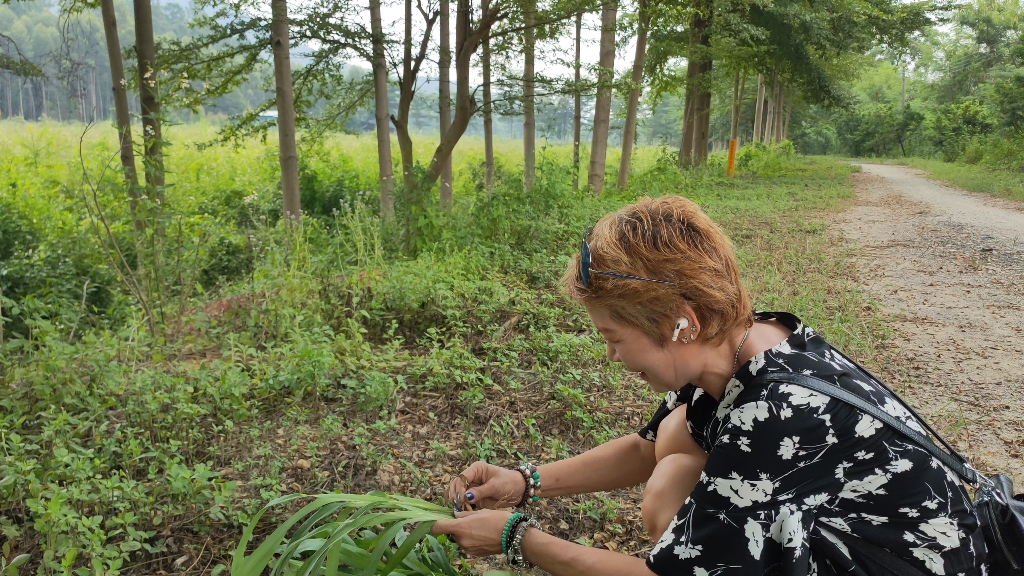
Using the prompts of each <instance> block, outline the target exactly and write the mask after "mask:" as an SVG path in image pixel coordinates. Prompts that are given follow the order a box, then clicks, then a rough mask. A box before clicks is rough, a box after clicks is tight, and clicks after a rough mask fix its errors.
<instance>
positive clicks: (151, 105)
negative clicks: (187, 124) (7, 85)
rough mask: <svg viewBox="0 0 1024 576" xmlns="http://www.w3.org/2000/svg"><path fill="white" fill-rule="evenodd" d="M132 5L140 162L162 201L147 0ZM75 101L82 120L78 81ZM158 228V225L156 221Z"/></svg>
mask: <svg viewBox="0 0 1024 576" xmlns="http://www.w3.org/2000/svg"><path fill="white" fill-rule="evenodd" d="M133 4H134V6H135V53H136V56H137V57H138V63H139V104H140V107H141V109H142V152H143V153H142V165H143V167H144V168H145V172H146V188H147V192H148V195H149V198H150V199H151V200H155V201H156V203H157V204H158V205H160V204H163V194H164V155H163V135H162V131H161V128H160V125H161V113H160V92H159V86H158V85H157V80H158V78H157V76H158V70H159V68H158V67H157V64H156V41H155V39H154V36H153V7H152V4H151V3H150V0H133ZM78 103H79V108H80V110H81V114H82V119H83V121H84V120H85V93H84V90H83V89H82V87H81V84H79V90H78ZM158 229H159V225H158Z"/></svg>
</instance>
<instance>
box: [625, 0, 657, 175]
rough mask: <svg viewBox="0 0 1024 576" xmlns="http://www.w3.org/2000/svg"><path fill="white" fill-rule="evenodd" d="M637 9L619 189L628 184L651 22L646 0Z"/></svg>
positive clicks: (640, 2)
mask: <svg viewBox="0 0 1024 576" xmlns="http://www.w3.org/2000/svg"><path fill="white" fill-rule="evenodd" d="M637 9H638V11H639V12H640V18H639V22H638V23H637V31H636V53H635V54H634V56H633V75H632V76H631V77H630V80H631V81H632V83H633V86H632V88H631V89H630V91H629V101H628V102H627V103H626V126H625V127H624V128H623V130H622V157H621V158H620V159H619V180H618V182H617V184H618V187H619V190H623V191H624V190H625V189H626V187H627V186H628V185H629V161H630V158H631V157H632V155H633V141H634V139H635V137H636V113H637V108H639V106H640V88H641V86H642V85H643V81H644V59H645V58H646V56H647V28H648V26H649V25H650V22H651V16H650V14H649V13H648V12H647V0H640V1H639V6H638V8H637Z"/></svg>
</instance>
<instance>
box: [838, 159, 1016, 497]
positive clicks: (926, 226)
mask: <svg viewBox="0 0 1024 576" xmlns="http://www.w3.org/2000/svg"><path fill="white" fill-rule="evenodd" d="M861 166H862V168H863V172H861V173H860V174H855V175H854V176H855V182H856V187H857V199H856V202H855V204H854V206H853V207H852V208H851V209H849V210H847V211H846V212H844V213H842V214H840V215H839V216H837V217H836V218H835V221H834V227H835V228H836V229H837V230H838V231H840V232H841V234H842V237H843V239H844V241H845V242H847V243H849V244H850V247H851V248H852V249H853V252H854V254H856V266H857V271H858V273H857V277H856V279H855V281H856V283H857V284H859V286H860V288H861V289H862V290H864V291H866V292H867V294H868V295H869V296H870V297H871V298H872V299H873V300H874V301H876V302H877V303H879V304H881V305H882V307H883V308H884V310H885V312H886V313H887V314H888V315H889V316H890V317H891V318H892V322H891V323H890V327H891V329H892V332H893V334H892V338H891V339H890V340H889V344H890V349H889V350H888V352H887V354H886V356H887V360H886V362H885V367H884V369H883V374H882V375H883V376H884V377H885V378H886V379H887V381H888V382H889V383H890V384H892V385H893V386H894V387H895V388H897V389H898V390H900V391H901V392H902V393H903V394H904V395H905V397H906V398H907V399H908V400H909V401H910V402H911V403H912V404H913V405H914V406H915V407H916V408H918V409H919V410H920V411H921V412H922V413H923V414H924V415H925V417H927V418H928V419H929V420H930V421H931V422H932V424H933V425H937V426H936V427H937V428H938V429H939V430H941V431H942V432H943V434H944V435H945V436H946V437H947V439H950V440H952V441H953V442H954V443H955V445H956V446H957V447H958V449H960V450H961V451H962V452H963V453H964V454H965V455H967V456H968V457H969V459H970V460H971V461H972V462H973V463H974V465H975V466H976V467H978V468H979V469H981V470H982V471H985V472H994V471H1000V472H1005V473H1009V474H1010V475H1011V476H1012V477H1013V478H1014V484H1015V486H1016V487H1017V489H1018V491H1022V490H1024V205H1021V204H1018V203H1013V202H1010V201H1003V200H999V199H995V198H991V197H988V196H983V195H978V194H972V193H969V192H964V191H962V190H959V189H956V188H952V187H950V186H947V185H944V184H941V183H938V182H935V181H933V180H929V179H927V178H925V177H923V176H922V173H921V172H920V171H917V170H913V169H909V168H904V167H899V166H887V165H878V164H862V165H861Z"/></svg>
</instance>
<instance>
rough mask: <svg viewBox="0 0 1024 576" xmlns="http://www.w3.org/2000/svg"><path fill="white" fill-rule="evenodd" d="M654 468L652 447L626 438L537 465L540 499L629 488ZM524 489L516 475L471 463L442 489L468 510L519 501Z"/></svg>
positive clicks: (479, 463)
mask: <svg viewBox="0 0 1024 576" xmlns="http://www.w3.org/2000/svg"><path fill="white" fill-rule="evenodd" d="M656 463H657V462H656V461H655V458H654V442H649V441H647V440H644V439H643V438H641V437H640V436H639V435H638V434H630V435H629V436H624V437H622V438H618V439H615V440H612V441H611V442H606V443H604V444H602V445H600V446H597V447H596V448H591V449H590V450H587V451H586V452H584V453H583V454H580V455H579V456H574V457H572V458H568V459H566V460H559V461H558V462H552V463H551V464H545V465H543V466H540V467H539V468H538V471H539V472H540V482H541V490H540V496H543V497H547V498H550V497H554V496H566V495H570V494H586V493H590V492H601V491H604V490H615V489H618V488H629V487H631V486H636V485H637V484H639V483H641V482H644V481H646V480H647V479H648V478H650V477H651V472H653V471H654V465H655V464H656ZM464 480H465V481H464ZM467 484H468V485H467ZM524 489H525V481H524V480H523V476H522V475H521V474H520V473H519V472H518V471H516V470H509V469H507V468H501V467H500V466H495V465H493V464H488V463H486V462H474V463H473V464H472V465H470V466H469V468H467V469H466V470H464V471H463V472H462V475H461V476H460V477H459V478H456V479H455V480H454V481H453V482H452V483H451V485H450V486H449V487H448V500H449V501H452V502H455V503H459V502H462V501H463V500H462V498H463V495H465V498H466V501H468V502H469V503H471V504H473V506H474V507H479V508H502V507H508V506H513V505H515V504H516V503H517V502H519V499H520V498H522V495H523V490H524Z"/></svg>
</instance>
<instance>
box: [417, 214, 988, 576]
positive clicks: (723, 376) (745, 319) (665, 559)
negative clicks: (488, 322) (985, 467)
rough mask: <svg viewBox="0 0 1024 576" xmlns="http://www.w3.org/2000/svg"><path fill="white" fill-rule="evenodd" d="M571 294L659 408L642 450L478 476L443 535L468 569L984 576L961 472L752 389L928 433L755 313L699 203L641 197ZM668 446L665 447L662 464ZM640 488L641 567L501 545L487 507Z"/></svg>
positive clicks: (610, 451)
mask: <svg viewBox="0 0 1024 576" xmlns="http://www.w3.org/2000/svg"><path fill="white" fill-rule="evenodd" d="M794 281H797V279H794ZM563 284H564V287H565V289H566V291H567V292H568V294H569V295H570V296H571V297H572V298H573V299H575V300H578V301H580V302H582V304H583V305H584V306H585V307H586V309H587V312H588V314H589V315H590V318H591V320H592V321H593V323H594V326H595V327H596V329H597V330H598V331H599V332H600V333H601V335H602V336H604V338H605V341H606V343H607V351H608V359H609V360H611V361H612V362H621V363H622V364H623V366H624V367H625V368H626V369H627V370H629V371H631V372H636V373H639V376H640V378H642V379H643V380H644V381H646V382H647V383H648V384H649V385H650V387H651V389H652V390H654V391H657V392H660V393H664V394H665V400H664V401H663V402H662V404H661V406H660V407H659V409H658V410H657V412H656V413H655V415H654V417H653V418H652V420H651V421H650V422H649V423H648V424H647V425H646V426H645V427H644V428H643V429H642V430H640V432H639V434H636V435H630V436H627V437H624V438H620V439H618V440H614V441H611V442H608V443H606V444H604V445H601V446H598V447H596V448H594V449H592V450H589V451H587V452H585V453H583V454H581V455H579V456H576V457H573V458H569V459H567V460H562V461H559V462H553V463H550V464H546V465H544V466H540V467H539V469H537V474H531V472H532V471H531V470H527V471H526V472H525V473H521V472H520V471H517V470H506V469H503V468H499V467H497V466H493V465H489V464H486V463H483V462H477V463H475V464H473V465H472V466H470V467H469V468H468V469H467V470H466V471H465V472H464V473H463V477H464V481H461V480H460V481H458V482H456V483H455V484H453V486H452V487H451V494H450V497H453V498H456V499H462V498H464V499H465V501H467V502H470V503H472V504H474V505H475V506H476V507H478V508H483V509H481V510H477V511H472V512H460V513H457V514H456V519H454V520H448V521H441V522H437V523H436V524H435V525H434V528H433V531H434V533H438V534H440V533H444V534H450V535H451V536H452V537H453V538H454V540H455V541H456V542H457V543H458V544H459V545H460V546H461V547H462V548H463V549H464V550H465V551H466V552H467V553H469V554H471V555H474V556H479V555H488V554H500V553H502V552H503V549H506V548H509V547H510V546H513V545H514V546H515V549H514V553H515V554H519V553H521V554H522V557H523V558H524V559H525V560H527V561H529V562H531V563H533V564H535V565H537V566H538V567H540V568H541V569H543V570H545V571H547V572H549V573H551V574H553V575H555V576H563V575H565V576H568V575H573V574H581V575H582V574H586V575H588V576H589V575H601V574H609V575H611V574H615V575H633V574H635V575H649V574H652V573H654V574H659V575H667V574H685V575H690V574H695V575H712V576H724V575H740V574H742V575H760V574H792V575H805V574H858V575H861V574H864V575H874V574H893V573H902V574H912V573H913V572H912V570H916V571H919V572H920V573H923V574H937V575H947V574H948V575H954V574H964V575H974V574H983V573H984V567H983V564H984V557H985V545H984V541H983V540H982V536H981V532H980V530H979V527H978V521H977V518H976V517H975V515H974V511H973V508H972V506H971V502H970V500H969V498H968V495H967V494H966V492H965V491H964V489H963V487H962V486H961V485H960V483H959V481H958V480H957V478H956V476H955V474H953V473H952V472H951V471H950V470H948V469H947V468H946V467H944V466H943V465H942V464H941V463H939V462H938V461H937V460H935V459H933V458H932V457H931V456H930V455H929V454H928V453H927V452H926V451H925V450H924V449H922V448H920V447H918V446H916V445H914V444H913V443H911V442H909V441H907V440H906V438H905V437H904V436H901V435H900V434H898V433H897V432H895V431H894V430H892V429H890V428H889V427H887V426H884V425H883V424H882V423H881V422H879V421H878V420H876V419H874V418H872V417H871V416H868V415H866V414H863V413H861V412H859V411H858V410H857V409H855V408H853V407H852V406H850V405H848V404H846V403H843V402H840V401H838V400H834V399H831V398H829V397H828V396H825V395H822V394H819V393H817V392H814V391H811V390H809V389H806V388H802V387H799V386H794V385H790V384H778V383H765V382H763V381H761V380H759V379H758V377H761V376H764V375H765V374H769V373H777V372H797V373H803V374H809V375H813V376H815V377H817V378H820V379H823V380H825V381H827V382H829V383H834V384H835V385H837V386H839V387H842V388H844V389H846V390H848V391H849V392H851V393H854V394H856V395H858V396H860V397H862V398H864V399H865V400H868V401H869V402H872V403H874V404H875V405H877V406H878V407H880V408H881V409H883V410H885V411H886V412H889V413H890V414H892V415H893V416H895V417H897V418H899V419H901V420H903V421H904V422H905V423H906V424H907V425H908V426H911V427H913V428H915V429H918V430H920V429H921V426H920V424H919V423H918V422H917V421H916V420H915V419H914V418H913V417H912V416H911V415H910V414H909V413H908V412H907V411H906V410H905V409H903V408H902V406H900V404H899V403H898V402H897V401H896V400H895V399H894V398H893V397H892V395H891V393H890V392H888V391H887V390H886V389H885V388H884V386H882V385H880V383H878V382H876V381H874V380H873V379H872V378H871V377H870V376H869V375H868V374H866V373H865V372H864V371H862V370H861V369H860V368H859V367H857V366H856V365H854V364H853V363H851V362H849V361H847V360H846V359H845V357H844V356H842V355H841V354H838V353H837V352H836V351H834V350H833V349H832V348H831V347H830V346H829V344H828V343H827V342H825V340H824V339H822V338H821V336H819V335H818V334H817V333H815V332H814V331H813V330H812V329H811V328H809V327H807V326H805V325H804V324H803V323H802V322H801V321H800V319H798V318H797V317H795V316H793V315H791V314H785V313H761V312H759V313H754V312H752V310H751V304H750V301H749V297H748V295H747V293H746V292H745V290H744V289H743V287H742V285H741V283H740V277H739V268H738V266H737V264H736V259H735V256H734V254H733V252H732V248H731V245H730V243H729V241H728V239H727V238H726V237H725V235H724V234H723V233H722V231H721V230H720V229H719V228H718V227H717V226H716V225H715V224H714V223H713V222H712V221H711V220H710V219H709V218H708V217H707V216H706V215H705V214H703V213H702V212H701V211H700V209H699V208H698V207H697V206H696V205H695V204H694V203H693V202H691V201H689V200H686V199H684V198H680V197H665V198H660V199H656V200H651V199H643V200H641V201H639V202H637V203H636V204H632V205H629V206H626V207H624V208H622V209H621V210H619V211H618V212H615V213H613V214H609V215H607V216H605V217H604V218H602V219H601V221H600V222H598V223H597V225H596V226H595V227H594V228H593V230H592V231H588V234H587V236H586V237H585V238H584V242H583V245H582V247H581V253H580V254H579V255H577V256H576V257H575V258H574V259H573V261H572V263H571V265H570V267H569V269H568V271H567V272H566V274H565V276H564V278H563ZM679 410H685V412H676V411H679ZM679 422H683V423H684V424H685V426H680V425H678V423H679ZM663 434H664V435H668V434H670V435H672V438H671V440H669V442H671V443H672V446H669V447H668V449H666V450H659V444H661V443H662V441H663V440H666V439H663V438H662V435H663ZM666 444H668V442H666ZM691 444H695V445H696V446H698V449H697V451H696V453H694V452H693V451H692V450H688V449H687V448H686V447H687V446H689V445H691ZM659 452H663V454H659ZM678 455H683V456H686V458H682V459H680V458H674V456H678ZM666 462H669V464H666ZM646 481H650V482H648V489H647V490H646V491H645V494H644V504H643V509H642V512H643V516H644V522H645V525H646V526H648V529H649V530H651V529H655V530H661V533H654V534H652V537H653V538H659V537H660V539H659V540H658V543H657V545H656V546H655V547H654V549H653V550H652V552H651V554H650V556H649V557H648V558H646V559H643V558H636V557H632V556H626V555H623V554H618V553H615V552H611V551H609V550H601V549H595V548H589V547H585V546H580V545H577V544H573V543H570V542H567V541H564V540H561V539H558V538H555V537H554V536H551V535H549V534H546V533H544V532H543V531H541V530H540V529H537V528H536V527H534V526H533V525H532V524H527V523H526V522H521V521H520V519H519V518H518V517H516V518H515V519H513V521H512V525H511V528H512V532H513V533H512V534H506V535H505V536H506V538H505V544H504V545H503V544H502V540H503V539H502V536H503V532H506V531H507V529H508V527H509V520H510V517H511V515H510V513H509V512H505V511H499V510H493V508H500V507H507V506H512V505H514V504H516V503H517V502H520V501H528V500H531V499H533V498H530V497H529V496H530V495H531V493H532V494H533V495H534V496H537V497H544V498H552V497H558V496H564V495H570V494H580V493H588V492H597V491H604V490H613V489H620V488H626V487H630V486H636V485H638V484H640V483H642V482H646ZM531 484H540V486H537V487H535V488H531V486H530V485H531ZM666 509H668V516H669V517H667V518H666V517H659V512H661V513H662V514H664V511H665V510H666ZM525 512H526V513H527V514H528V513H529V509H528V507H527V508H526V510H525ZM666 520H668V523H667V526H664V523H665V521H666ZM517 537H518V538H517ZM894 566H895V567H896V568H894Z"/></svg>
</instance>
